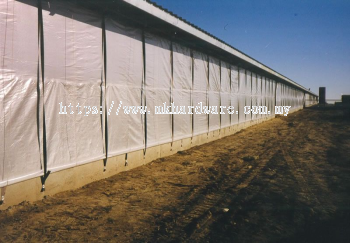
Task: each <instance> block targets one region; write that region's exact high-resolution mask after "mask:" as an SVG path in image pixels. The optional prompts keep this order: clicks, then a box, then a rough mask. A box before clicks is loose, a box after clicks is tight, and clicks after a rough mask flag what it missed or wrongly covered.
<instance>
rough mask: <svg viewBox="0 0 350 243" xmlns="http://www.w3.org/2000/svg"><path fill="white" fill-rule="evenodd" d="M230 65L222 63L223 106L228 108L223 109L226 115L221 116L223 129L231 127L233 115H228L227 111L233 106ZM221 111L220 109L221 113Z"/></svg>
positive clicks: (221, 94)
mask: <svg viewBox="0 0 350 243" xmlns="http://www.w3.org/2000/svg"><path fill="white" fill-rule="evenodd" d="M230 72H231V71H230V65H229V64H228V63H226V62H221V91H220V96H221V102H220V105H221V106H226V108H223V109H222V112H223V113H225V114H220V116H221V127H222V128H224V127H228V126H230V125H231V122H230V117H231V115H230V114H229V113H228V111H227V109H228V108H229V106H230V105H231V94H230V91H231V87H230V85H231V83H230V75H231V74H230ZM220 112H221V110H220V109H219V113H220Z"/></svg>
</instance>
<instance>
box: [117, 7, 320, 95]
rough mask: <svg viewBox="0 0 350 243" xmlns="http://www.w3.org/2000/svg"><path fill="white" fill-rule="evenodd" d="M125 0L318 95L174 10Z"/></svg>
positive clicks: (307, 91)
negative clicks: (175, 12)
mask: <svg viewBox="0 0 350 243" xmlns="http://www.w3.org/2000/svg"><path fill="white" fill-rule="evenodd" d="M120 1H123V2H126V3H128V4H130V5H132V6H133V7H135V8H138V9H140V10H142V11H144V12H146V13H148V14H150V15H152V16H154V17H156V18H158V19H160V20H162V21H165V22H167V23H169V24H171V25H173V26H175V27H177V28H180V29H181V30H183V31H185V32H187V33H188V34H191V35H193V36H195V37H197V38H199V39H201V40H203V41H205V42H208V43H209V44H211V45H214V46H216V47H218V48H220V49H222V50H224V51H225V52H228V53H230V54H231V55H234V56H236V57H238V58H239V59H241V60H243V61H245V62H247V63H249V64H251V65H253V66H255V67H256V68H258V69H260V70H263V71H265V72H267V73H269V74H272V75H273V76H274V77H277V78H278V79H280V80H283V81H284V82H286V83H289V84H291V85H292V86H294V87H297V88H299V89H301V90H303V91H305V92H306V93H309V94H312V95H314V96H317V95H316V94H315V93H313V92H311V91H310V90H309V89H307V88H305V87H304V86H302V85H300V84H298V83H296V82H295V81H293V80H291V79H289V78H287V77H286V76H284V75H282V74H280V73H278V72H277V71H275V70H273V69H272V68H270V67H268V66H266V65H264V64H262V63H261V62H259V61H257V60H256V59H254V58H252V57H250V56H249V55H247V54H245V53H243V52H241V51H239V50H237V49H236V48H234V47H233V46H231V45H229V44H228V43H226V42H224V41H223V40H221V39H219V38H217V37H215V36H214V35H212V34H210V33H208V32H207V31H205V30H203V29H201V28H199V27H198V26H196V25H194V24H192V23H190V22H189V21H187V20H185V19H183V18H181V17H180V16H178V15H176V14H174V13H173V12H171V11H169V10H167V9H165V8H163V7H161V6H160V5H157V4H156V3H154V2H152V1H150V0H120Z"/></svg>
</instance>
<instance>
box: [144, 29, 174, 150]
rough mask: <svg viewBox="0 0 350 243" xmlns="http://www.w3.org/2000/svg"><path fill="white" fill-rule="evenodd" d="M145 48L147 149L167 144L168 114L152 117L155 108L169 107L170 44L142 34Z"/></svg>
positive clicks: (168, 138)
mask: <svg viewBox="0 0 350 243" xmlns="http://www.w3.org/2000/svg"><path fill="white" fill-rule="evenodd" d="M145 43H146V44H145V45H146V79H145V87H146V105H147V113H148V111H149V113H148V114H147V115H146V119H147V139H146V142H147V147H152V146H155V145H159V144H164V143H168V142H171V140H172V124H171V115H170V114H155V106H164V103H166V106H169V105H170V102H171V99H170V89H171V59H170V57H171V51H170V48H171V43H170V41H168V40H166V39H163V38H160V37H158V36H155V35H153V34H150V33H145Z"/></svg>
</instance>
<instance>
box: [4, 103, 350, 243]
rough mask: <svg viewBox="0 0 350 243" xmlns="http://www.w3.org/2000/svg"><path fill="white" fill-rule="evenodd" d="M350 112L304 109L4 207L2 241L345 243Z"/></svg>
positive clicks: (349, 213) (348, 235) (349, 237)
mask: <svg viewBox="0 0 350 243" xmlns="http://www.w3.org/2000/svg"><path fill="white" fill-rule="evenodd" d="M349 206H350V119H349V118H347V119H345V118H344V117H343V112H342V111H341V110H336V109H334V108H323V109H320V108H308V109H304V110H302V111H299V112H296V113H293V114H289V115H288V116H287V117H279V118H276V119H273V120H270V121H268V122H265V123H263V124H259V125H256V126H253V127H251V128H248V129H246V130H243V131H241V132H239V133H237V134H235V135H232V136H230V137H226V138H223V139H220V140H217V141H215V142H212V143H209V144H205V145H202V146H199V147H195V148H192V149H190V150H187V151H183V152H179V153H177V154H176V155H173V156H170V157H167V158H163V159H159V160H156V161H154V162H152V163H150V164H148V165H145V166H142V167H139V168H136V169H134V170H131V171H128V172H123V173H120V174H118V175H115V176H113V177H111V178H108V179H106V180H101V181H98V182H94V183H91V184H89V185H87V186H84V187H83V188H80V189H78V190H74V191H68V192H64V193H60V194H57V195H55V196H52V197H47V198H46V199H44V200H42V201H39V202H35V203H28V202H23V203H21V204H20V205H18V206H15V207H11V208H9V209H7V210H4V211H0V242H11V241H21V242H22V241H50V242H51V241H114V242H350V207H349Z"/></svg>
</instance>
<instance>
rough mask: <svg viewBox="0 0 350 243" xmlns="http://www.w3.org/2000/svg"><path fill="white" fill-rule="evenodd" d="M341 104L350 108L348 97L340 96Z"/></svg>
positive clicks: (349, 98)
mask: <svg viewBox="0 0 350 243" xmlns="http://www.w3.org/2000/svg"><path fill="white" fill-rule="evenodd" d="M341 102H342V103H343V104H344V105H348V106H350V95H342V96H341Z"/></svg>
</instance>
